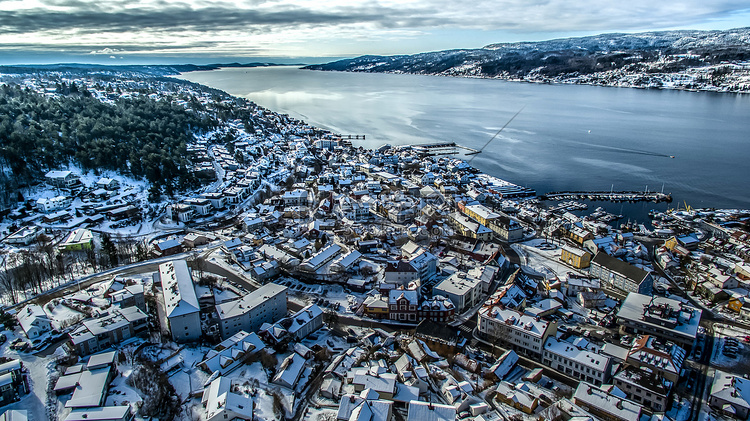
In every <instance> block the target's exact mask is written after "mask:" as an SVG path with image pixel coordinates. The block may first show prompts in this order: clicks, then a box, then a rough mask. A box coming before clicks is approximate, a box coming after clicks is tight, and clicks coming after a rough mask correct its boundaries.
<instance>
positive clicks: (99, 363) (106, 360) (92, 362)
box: [86, 351, 117, 370]
mask: <svg viewBox="0 0 750 421" xmlns="http://www.w3.org/2000/svg"><path fill="white" fill-rule="evenodd" d="M116 354H117V353H116V351H108V352H100V353H98V354H94V355H92V356H91V357H89V362H88V363H86V368H87V369H89V370H93V369H96V368H102V367H106V366H108V365H112V364H113V363H114V362H115V355H116Z"/></svg>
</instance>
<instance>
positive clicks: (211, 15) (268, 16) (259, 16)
mask: <svg viewBox="0 0 750 421" xmlns="http://www.w3.org/2000/svg"><path fill="white" fill-rule="evenodd" d="M66 1H71V0H66ZM72 1H74V2H75V0H72ZM392 20H393V13H392V11H391V10H387V9H382V8H367V9H356V10H354V9H351V10H346V9H345V10H338V11H333V12H327V13H322V12H315V11H311V10H307V9H301V8H287V9H285V10H277V11H273V12H264V11H258V10H237V9H227V8H218V7H214V8H209V9H201V10H194V9H191V8H174V7H171V8H165V9H161V10H156V11H154V10H120V11H115V12H107V11H105V10H101V9H93V10H90V9H89V10H78V11H75V12H74V13H73V12H70V13H68V12H59V11H46V10H38V9H37V10H31V11H3V12H0V31H3V32H5V33H17V34H20V33H28V32H41V31H60V30H70V29H75V30H81V31H84V32H89V33H95V32H112V33H117V32H130V31H140V30H165V31H172V30H178V31H179V30H187V31H217V30H248V29H252V28H253V27H292V26H299V25H310V26H317V25H341V24H358V23H372V22H374V23H378V22H384V21H392ZM410 23H411V22H410Z"/></svg>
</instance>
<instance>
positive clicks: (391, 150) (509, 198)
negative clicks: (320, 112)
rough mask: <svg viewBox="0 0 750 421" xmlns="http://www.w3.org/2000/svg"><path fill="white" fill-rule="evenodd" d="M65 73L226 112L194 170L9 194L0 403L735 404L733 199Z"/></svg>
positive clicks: (740, 244) (211, 414) (500, 414)
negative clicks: (582, 187) (594, 184)
mask: <svg viewBox="0 0 750 421" xmlns="http://www.w3.org/2000/svg"><path fill="white" fill-rule="evenodd" d="M65 80H66V82H67V83H75V84H78V85H80V86H81V87H85V88H86V89H87V90H88V92H90V94H91V95H92V96H93V97H95V98H98V99H99V100H101V101H103V102H105V103H106V102H113V101H117V100H118V98H120V97H123V96H138V95H146V96H149V97H150V98H152V99H153V100H156V101H171V102H172V103H173V104H175V105H178V106H180V107H184V108H185V109H191V110H200V112H201V113H205V114H206V115H211V116H212V117H214V118H217V119H218V121H219V122H220V125H219V126H218V127H215V128H213V129H212V130H210V131H207V132H200V133H196V134H195V135H194V141H193V142H192V143H191V144H189V145H186V148H187V150H188V152H189V154H188V155H189V159H190V162H191V165H192V167H191V172H192V174H194V175H195V176H196V177H199V178H201V179H202V180H203V182H202V184H201V185H200V187H197V188H194V189H186V190H184V191H180V192H173V193H172V194H167V193H166V192H165V193H164V194H160V195H159V198H158V199H157V198H156V195H155V194H154V192H153V191H150V187H149V185H148V183H147V182H146V181H144V180H142V179H136V178H134V177H130V176H125V175H122V174H117V173H115V172H111V171H110V172H107V171H104V172H100V171H96V172H94V171H88V170H84V169H83V168H78V167H76V166H75V165H71V166H70V167H69V168H58V169H54V170H50V171H48V172H47V173H46V174H45V176H44V179H43V180H41V179H40V180H39V182H38V183H37V184H35V185H33V186H29V189H28V194H27V195H26V196H25V197H23V198H22V200H19V201H18V203H16V205H15V206H13V207H12V209H8V212H6V213H5V215H4V217H3V219H2V223H1V224H0V229H2V234H3V236H2V241H1V242H0V244H1V247H2V253H1V254H0V259H1V260H0V263H1V264H2V270H3V276H2V278H0V285H2V287H3V288H2V291H1V292H0V298H1V299H2V304H3V305H2V322H3V332H2V335H0V341H2V345H0V353H1V354H2V357H1V358H2V361H0V405H2V406H3V411H5V413H4V415H3V416H4V417H6V418H8V419H10V418H17V419H30V420H33V421H40V420H41V419H51V420H67V421H83V420H86V421H97V420H102V421H105V420H107V421H112V420H122V421H130V420H133V419H138V420H141V419H142V420H147V419H164V420H173V419H180V420H191V421H192V420H199V419H200V420H205V421H215V420H233V419H242V420H248V421H252V420H276V419H287V420H321V421H322V420H334V419H335V420H382V421H392V420H393V421H396V420H477V421H480V420H481V421H493V420H554V421H557V420H561V421H569V420H573V419H575V420H594V419H596V420H598V419H602V420H638V421H646V420H674V421H678V420H680V421H687V420H698V419H700V420H708V419H710V420H719V419H721V420H723V419H741V420H745V419H747V418H748V413H750V385H748V382H750V380H748V379H747V373H748V370H750V363H748V362H749V361H750V345H748V344H749V343H750V321H749V319H750V282H749V281H750V264H749V263H747V259H748V258H750V234H748V230H747V228H748V220H750V211H744V210H717V209H692V208H687V209H669V210H667V211H664V212H658V211H653V212H652V215H651V216H652V219H651V222H650V223H649V224H650V225H649V226H647V225H646V224H645V222H646V221H643V222H644V223H641V224H632V223H625V221H624V220H623V219H622V217H621V216H620V215H614V214H612V213H610V212H608V211H605V210H604V209H603V208H597V209H595V210H590V209H588V204H587V203H584V201H583V200H574V199H566V200H565V201H554V202H553V201H550V200H542V199H540V198H539V197H537V196H536V192H535V191H534V190H533V189H530V188H527V187H525V186H522V185H521V184H514V183H513V182H509V181H506V180H502V179H499V178H497V177H492V176H489V175H486V174H483V173H481V172H479V171H478V170H476V169H475V168H474V167H472V166H471V165H469V164H468V162H470V159H469V158H467V157H466V156H457V155H456V154H436V153H434V150H435V149H434V148H431V147H427V146H425V145H421V146H417V145H398V146H391V145H387V144H386V145H383V146H381V147H379V148H377V149H372V150H369V149H365V148H362V147H357V146H355V145H353V143H352V141H351V139H347V138H345V137H343V136H341V135H338V134H335V133H331V132H328V131H323V130H320V129H316V128H314V127H312V126H310V125H307V124H306V123H304V122H301V121H299V120H296V119H294V118H292V117H290V116H288V115H284V114H277V113H274V112H272V111H269V110H267V109H264V108H262V107H260V106H258V105H256V104H254V103H251V102H248V101H244V100H239V99H238V98H234V97H230V96H228V95H224V96H221V95H219V94H216V93H215V92H210V91H204V90H201V89H200V88H199V87H198V86H197V85H193V84H177V85H176V86H172V85H168V84H167V82H160V83H158V82H153V81H152V82H148V81H143V80H125V79H122V80H112V81H110V82H107V84H106V85H103V84H102V83H103V82H102V81H101V80H97V79H95V78H87V77H82V76H77V77H70V78H66V79H65ZM159 80H161V79H159ZM25 83H26V86H27V87H28V88H29V89H33V90H35V91H36V92H39V93H40V94H44V95H50V96H53V95H56V94H55V91H54V90H52V89H51V87H52V85H53V84H54V83H56V81H54V82H53V81H51V80H44V79H28V80H27V81H26V82H25ZM168 88H169V90H168ZM118 92H119V93H118ZM144 92H147V93H144ZM229 109H231V110H233V111H234V112H236V113H238V114H242V115H245V116H246V117H247V116H250V118H251V120H250V121H252V122H253V124H252V125H251V124H247V122H243V121H242V120H240V119H234V118H224V117H222V116H224V115H230V114H229V113H228V111H227V110H229ZM196 112H198V111H196ZM520 181H521V180H518V182H520ZM591 203H593V202H591Z"/></svg>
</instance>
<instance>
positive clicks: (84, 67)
mask: <svg viewBox="0 0 750 421" xmlns="http://www.w3.org/2000/svg"><path fill="white" fill-rule="evenodd" d="M271 66H289V65H287V64H276V63H259V62H254V63H215V64H203V65H200V64H174V65H168V64H157V65H148V64H142V65H139V64H132V65H119V66H110V65H103V64H79V63H62V64H38V65H34V64H29V65H10V66H0V74H30V73H40V72H41V73H48V72H63V73H71V72H72V73H113V74H118V75H123V74H127V73H132V74H137V75H151V76H167V75H176V74H180V73H185V72H194V71H199V70H216V69H219V68H221V67H271ZM293 66H294V65H293ZM296 66H302V64H297V65H296Z"/></svg>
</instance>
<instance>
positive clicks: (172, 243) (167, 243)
mask: <svg viewBox="0 0 750 421" xmlns="http://www.w3.org/2000/svg"><path fill="white" fill-rule="evenodd" d="M156 247H158V248H159V250H161V251H164V250H169V249H173V248H176V247H180V242H179V241H177V240H176V239H174V238H172V239H169V240H164V241H162V242H160V243H156Z"/></svg>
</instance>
